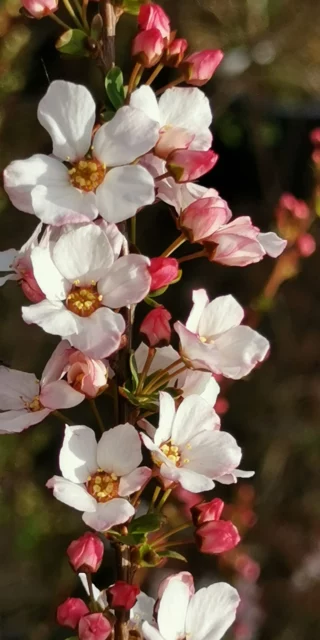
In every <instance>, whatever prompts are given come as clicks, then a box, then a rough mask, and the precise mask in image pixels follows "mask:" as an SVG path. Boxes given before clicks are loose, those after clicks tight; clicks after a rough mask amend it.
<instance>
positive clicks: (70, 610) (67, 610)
mask: <svg viewBox="0 0 320 640" xmlns="http://www.w3.org/2000/svg"><path fill="white" fill-rule="evenodd" d="M87 613H89V609H88V607H87V605H86V604H85V602H83V600H81V599H80V598H68V599H67V600H66V601H65V602H63V603H62V604H60V605H59V607H58V608H57V622H58V624H60V625H61V626H62V627H71V629H76V628H77V626H78V624H79V620H80V619H81V618H82V617H83V616H85V615H87Z"/></svg>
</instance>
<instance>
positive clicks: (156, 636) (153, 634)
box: [142, 620, 166, 640]
mask: <svg viewBox="0 0 320 640" xmlns="http://www.w3.org/2000/svg"><path fill="white" fill-rule="evenodd" d="M142 635H143V637H144V638H145V640H166V639H164V638H163V637H162V635H161V633H160V632H159V631H158V629H156V627H154V626H153V625H152V624H150V623H149V622H148V621H147V620H146V621H145V622H144V623H143V624H142Z"/></svg>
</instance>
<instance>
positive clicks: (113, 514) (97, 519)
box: [82, 498, 135, 531]
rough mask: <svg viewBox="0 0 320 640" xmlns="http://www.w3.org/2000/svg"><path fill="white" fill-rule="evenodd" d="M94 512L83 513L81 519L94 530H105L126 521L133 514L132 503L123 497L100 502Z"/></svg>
mask: <svg viewBox="0 0 320 640" xmlns="http://www.w3.org/2000/svg"><path fill="white" fill-rule="evenodd" d="M96 507H97V508H96V511H95V512H94V513H84V514H83V516H82V519H83V521H84V522H85V523H86V524H87V525H88V527H91V528H92V529H95V531H107V530H108V529H111V528H112V527H115V526H116V525H118V524H123V523H124V522H127V520H129V518H132V516H134V513H135V510H134V507H133V506H132V504H130V503H129V502H128V500H125V499H124V498H114V499H113V500H110V502H104V503H102V502H100V503H97V505H96Z"/></svg>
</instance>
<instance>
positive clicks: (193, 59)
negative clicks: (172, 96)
mask: <svg viewBox="0 0 320 640" xmlns="http://www.w3.org/2000/svg"><path fill="white" fill-rule="evenodd" d="M222 58H223V53H222V51H221V50H220V49H205V50H204V51H197V52H196V53H191V55H189V56H187V57H186V58H185V59H184V60H183V62H182V64H181V67H180V68H181V71H182V73H183V75H184V79H185V81H186V82H187V83H188V84H192V85H194V86H195V87H202V85H204V84H205V83H206V82H208V80H210V78H212V76H213V74H214V72H215V70H216V68H217V67H218V65H219V64H220V62H221V60H222Z"/></svg>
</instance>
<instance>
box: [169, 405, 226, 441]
mask: <svg viewBox="0 0 320 640" xmlns="http://www.w3.org/2000/svg"><path fill="white" fill-rule="evenodd" d="M217 422H218V423H219V419H218V420H217V414H216V412H215V411H214V409H212V407H211V406H210V405H209V404H208V402H206V400H203V398H199V396H196V395H191V396H189V397H188V398H185V399H184V400H183V401H182V402H181V404H180V406H179V408H178V410H177V413H176V417H175V419H174V421H173V427H172V435H171V439H172V442H173V443H174V444H177V445H179V446H182V445H184V444H186V443H188V442H189V441H190V440H191V439H192V438H193V437H194V436H195V435H197V434H198V433H199V432H201V431H205V430H209V431H212V430H213V429H214V428H215V426H216V424H217Z"/></svg>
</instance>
